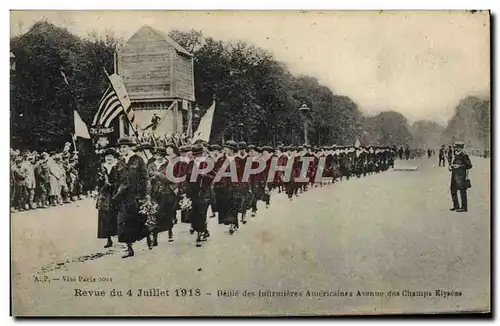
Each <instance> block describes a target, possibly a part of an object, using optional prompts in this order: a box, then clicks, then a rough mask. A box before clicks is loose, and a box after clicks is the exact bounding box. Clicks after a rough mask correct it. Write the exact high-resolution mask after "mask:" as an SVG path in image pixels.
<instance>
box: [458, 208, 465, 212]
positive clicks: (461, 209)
mask: <svg viewBox="0 0 500 326" xmlns="http://www.w3.org/2000/svg"><path fill="white" fill-rule="evenodd" d="M457 212H467V208H465V207H464V208H459V209H457Z"/></svg>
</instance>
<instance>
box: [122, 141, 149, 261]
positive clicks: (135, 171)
mask: <svg viewBox="0 0 500 326" xmlns="http://www.w3.org/2000/svg"><path fill="white" fill-rule="evenodd" d="M134 145H135V141H134V139H132V138H120V139H119V140H118V146H120V154H121V156H122V160H123V163H124V165H123V168H122V170H121V171H120V181H119V185H118V190H117V191H116V194H115V196H114V198H113V200H116V202H117V206H118V242H121V243H125V244H127V253H126V254H125V255H124V256H122V258H128V257H133V256H134V249H133V247H132V245H133V243H134V242H136V241H140V240H142V239H144V238H145V237H147V238H148V239H149V232H148V229H147V227H146V218H145V216H144V215H142V214H140V213H139V211H140V209H141V206H142V204H143V203H144V202H145V201H146V198H147V188H148V185H147V183H148V171H147V168H146V163H145V162H144V160H143V159H142V158H141V157H139V155H137V154H135V153H134V151H133V150H132V148H133V146H134Z"/></svg>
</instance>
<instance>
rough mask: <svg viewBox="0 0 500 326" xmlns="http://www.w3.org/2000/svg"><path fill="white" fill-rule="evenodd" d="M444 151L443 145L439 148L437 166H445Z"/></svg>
mask: <svg viewBox="0 0 500 326" xmlns="http://www.w3.org/2000/svg"><path fill="white" fill-rule="evenodd" d="M445 151H446V148H445V147H444V145H441V148H440V149H439V166H444V164H445V158H444V156H445Z"/></svg>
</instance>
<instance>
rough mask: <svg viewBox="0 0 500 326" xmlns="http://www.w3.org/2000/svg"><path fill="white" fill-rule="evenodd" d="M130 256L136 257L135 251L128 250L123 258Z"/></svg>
mask: <svg viewBox="0 0 500 326" xmlns="http://www.w3.org/2000/svg"><path fill="white" fill-rule="evenodd" d="M129 257H134V252H133V251H127V253H126V254H125V255H123V256H122V258H129Z"/></svg>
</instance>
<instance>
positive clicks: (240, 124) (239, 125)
mask: <svg viewBox="0 0 500 326" xmlns="http://www.w3.org/2000/svg"><path fill="white" fill-rule="evenodd" d="M244 126H245V125H244V124H243V122H240V123H238V127H239V129H240V140H239V141H243V127H244Z"/></svg>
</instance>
